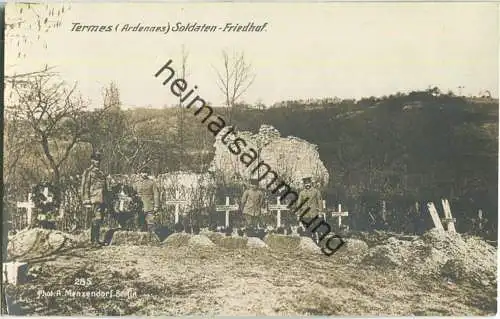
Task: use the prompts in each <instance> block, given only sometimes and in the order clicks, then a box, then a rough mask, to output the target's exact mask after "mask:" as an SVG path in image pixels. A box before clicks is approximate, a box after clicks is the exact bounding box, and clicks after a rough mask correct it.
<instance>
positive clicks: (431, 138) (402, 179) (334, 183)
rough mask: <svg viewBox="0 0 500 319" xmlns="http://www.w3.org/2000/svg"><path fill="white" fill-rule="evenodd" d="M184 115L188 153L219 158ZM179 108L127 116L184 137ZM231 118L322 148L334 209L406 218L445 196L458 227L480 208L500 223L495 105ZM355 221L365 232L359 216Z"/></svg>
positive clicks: (287, 109) (404, 99)
mask: <svg viewBox="0 0 500 319" xmlns="http://www.w3.org/2000/svg"><path fill="white" fill-rule="evenodd" d="M186 111H188V112H187V113H185V116H184V123H185V124H184V127H185V128H186V130H185V131H186V134H185V138H184V145H185V147H184V149H186V150H187V151H188V152H190V153H189V155H185V156H186V157H187V158H188V159H191V162H192V160H193V156H196V153H198V152H204V153H209V154H210V153H211V152H213V150H214V149H213V142H214V139H213V137H212V136H211V134H210V133H209V132H208V131H207V130H206V128H205V126H204V125H201V124H199V122H198V119H196V118H195V117H194V116H193V115H192V113H191V111H189V110H186ZM146 112H147V113H148V114H147V116H146ZM178 112H179V110H176V109H163V110H147V111H145V112H143V111H140V110H135V111H132V112H130V113H129V114H128V115H129V116H130V117H131V118H134V119H135V120H136V121H144V127H145V128H146V126H147V128H148V129H149V130H150V132H151V131H157V132H158V134H159V133H160V132H165V131H169V132H175V131H176V129H177V127H178V125H179V121H178V119H177V118H178ZM138 113H142V117H141V118H139V117H138V116H137V114H138ZM148 118H149V119H150V120H146V119H148ZM232 119H233V123H234V124H235V125H236V126H237V127H238V128H239V129H241V130H252V131H254V132H255V131H256V130H258V128H259V127H260V125H261V124H270V125H272V126H274V127H275V128H277V129H278V130H279V131H280V132H281V135H282V136H288V135H293V136H297V137H300V138H302V139H305V140H307V141H309V142H311V143H313V144H317V145H318V146H319V153H320V158H321V159H322V161H323V162H324V163H325V165H326V166H327V169H328V171H329V173H330V182H329V186H328V187H327V188H326V189H324V190H323V191H324V194H325V195H324V196H325V197H326V200H327V202H328V203H330V205H334V204H335V202H337V201H341V202H342V203H344V205H346V207H349V208H350V210H351V211H356V212H359V213H360V215H364V216H366V215H367V212H368V211H374V212H377V211H378V210H380V201H381V200H386V201H387V208H388V210H389V211H391V210H394V211H398V212H399V213H398V214H401V211H404V210H407V209H409V208H410V207H411V206H412V205H414V202H415V201H419V202H421V203H424V202H427V201H438V200H439V199H440V198H442V197H446V198H448V199H449V200H450V202H451V203H452V209H453V211H454V212H455V215H457V218H459V222H458V225H457V227H458V228H459V230H460V229H461V228H462V231H465V230H466V229H465V228H464V226H470V218H472V217H473V216H472V215H474V214H475V213H476V212H477V210H478V209H480V208H481V209H482V210H483V212H484V213H485V214H486V217H487V218H488V219H489V220H490V221H495V223H496V220H497V219H496V218H497V217H496V215H497V207H496V206H497V172H498V167H497V162H498V161H497V154H498V101H497V100H488V99H464V98H460V97H453V96H448V95H440V96H433V95H432V94H430V93H428V92H413V93H411V94H409V95H396V96H390V97H385V98H381V99H375V98H370V99H364V100H361V101H357V102H354V101H352V100H348V101H337V102H336V103H333V102H332V101H327V103H322V102H321V101H318V102H317V103H309V104H308V105H304V104H301V103H300V102H294V101H291V102H284V103H281V105H280V106H278V107H272V108H268V109H265V110H257V109H252V108H249V107H239V108H236V109H234V110H233V114H232ZM153 121H154V124H153ZM138 124H139V125H140V126H142V124H141V122H138ZM207 132H208V134H207ZM200 137H203V138H204V139H205V141H206V143H205V144H201V143H200ZM172 138H173V137H172ZM210 159H211V156H207V157H206V160H207V161H209V160H210ZM193 169H195V168H193ZM360 219H363V218H360ZM352 222H353V223H354V224H356V223H357V226H358V227H362V226H363V221H362V220H356V217H354V218H353V221H352ZM394 222H396V221H394ZM495 227H496V226H495ZM495 231H496V230H495Z"/></svg>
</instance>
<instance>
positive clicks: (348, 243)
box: [320, 238, 368, 263]
mask: <svg viewBox="0 0 500 319" xmlns="http://www.w3.org/2000/svg"><path fill="white" fill-rule="evenodd" d="M342 241H343V242H344V244H341V241H340V240H339V239H333V240H332V241H331V242H330V244H329V247H327V246H326V244H327V242H328V240H327V239H324V240H323V241H322V242H321V244H320V247H322V248H325V250H326V252H330V251H331V249H330V247H331V248H333V249H335V248H337V247H339V248H338V250H336V251H335V252H334V253H333V254H332V256H333V255H334V256H335V258H336V259H337V260H340V261H343V262H350V263H352V262H359V261H360V260H361V259H362V258H363V257H364V256H365V255H366V253H367V252H368V244H367V243H365V242H364V241H362V240H360V239H354V238H342ZM339 245H340V246H339Z"/></svg>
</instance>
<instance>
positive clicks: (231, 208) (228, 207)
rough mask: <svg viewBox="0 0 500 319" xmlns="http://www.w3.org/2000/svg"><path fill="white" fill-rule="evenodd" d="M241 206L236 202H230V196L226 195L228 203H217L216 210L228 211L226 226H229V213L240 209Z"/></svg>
mask: <svg viewBox="0 0 500 319" xmlns="http://www.w3.org/2000/svg"><path fill="white" fill-rule="evenodd" d="M239 209H240V207H239V206H238V205H236V204H233V205H230V204H229V196H226V204H225V205H216V206H215V211H217V212H226V223H225V224H226V227H229V213H230V212H232V211H237V210H239Z"/></svg>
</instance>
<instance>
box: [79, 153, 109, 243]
mask: <svg viewBox="0 0 500 319" xmlns="http://www.w3.org/2000/svg"><path fill="white" fill-rule="evenodd" d="M100 162H101V153H99V152H95V153H93V154H92V156H91V157H90V167H89V168H87V169H86V170H85V171H84V172H83V176H82V188H81V193H82V201H83V205H84V206H86V207H89V208H90V209H89V210H88V211H87V214H88V215H90V216H89V218H90V219H91V220H92V224H91V229H90V241H91V243H92V244H93V245H99V244H101V242H100V240H99V237H100V232H101V225H102V222H103V219H104V210H105V209H106V203H105V200H104V197H105V195H106V191H107V183H106V176H105V175H104V173H103V172H102V171H101V169H100V168H99V164H100Z"/></svg>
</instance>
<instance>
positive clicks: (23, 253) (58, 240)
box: [7, 228, 83, 260]
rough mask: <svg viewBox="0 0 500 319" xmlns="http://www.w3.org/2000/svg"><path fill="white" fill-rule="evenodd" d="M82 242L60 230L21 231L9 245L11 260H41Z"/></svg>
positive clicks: (38, 229)
mask: <svg viewBox="0 0 500 319" xmlns="http://www.w3.org/2000/svg"><path fill="white" fill-rule="evenodd" d="M82 243H83V242H82V240H81V239H80V238H79V237H77V236H73V235H70V234H67V233H64V232H61V231H58V230H51V229H43V228H33V229H28V230H24V231H21V232H19V233H17V234H16V235H15V236H13V237H12V238H11V239H10V240H9V243H8V246H7V252H8V258H9V259H20V260H29V259H34V258H40V257H44V256H48V255H52V254H57V253H58V252H61V251H64V250H66V249H69V248H75V247H78V246H80V245H82Z"/></svg>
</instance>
